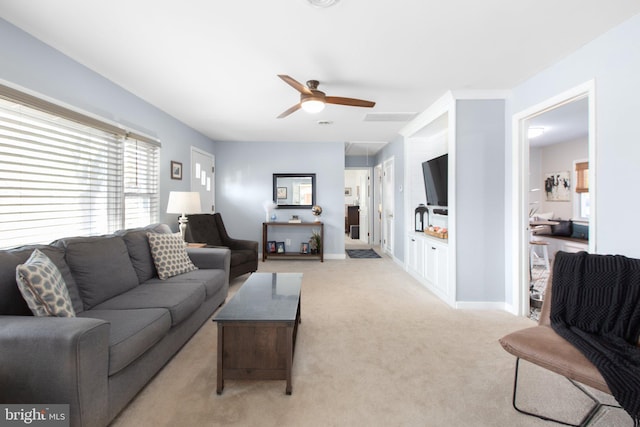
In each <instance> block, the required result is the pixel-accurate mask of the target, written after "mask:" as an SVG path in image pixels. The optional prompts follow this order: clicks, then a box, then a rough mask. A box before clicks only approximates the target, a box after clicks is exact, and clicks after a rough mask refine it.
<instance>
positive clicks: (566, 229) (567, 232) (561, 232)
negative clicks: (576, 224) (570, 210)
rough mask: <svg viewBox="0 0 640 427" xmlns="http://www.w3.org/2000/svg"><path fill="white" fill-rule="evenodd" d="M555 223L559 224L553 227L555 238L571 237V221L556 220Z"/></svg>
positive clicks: (552, 231) (552, 232)
mask: <svg viewBox="0 0 640 427" xmlns="http://www.w3.org/2000/svg"><path fill="white" fill-rule="evenodd" d="M553 221H555V222H557V223H558V224H556V225H552V226H551V234H552V235H554V236H563V237H569V236H571V232H572V230H571V224H572V223H571V221H568V220H560V219H554V220H553Z"/></svg>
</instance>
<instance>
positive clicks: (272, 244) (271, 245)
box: [267, 240, 276, 254]
mask: <svg viewBox="0 0 640 427" xmlns="http://www.w3.org/2000/svg"><path fill="white" fill-rule="evenodd" d="M267 252H269V253H270V254H275V253H276V242H275V240H270V241H268V242H267Z"/></svg>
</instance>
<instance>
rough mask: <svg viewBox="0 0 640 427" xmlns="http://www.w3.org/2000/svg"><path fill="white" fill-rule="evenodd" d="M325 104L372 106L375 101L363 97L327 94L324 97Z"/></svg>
mask: <svg viewBox="0 0 640 427" xmlns="http://www.w3.org/2000/svg"><path fill="white" fill-rule="evenodd" d="M325 102H326V103H327V104H338V105H350V106H352V107H369V108H371V107H373V106H374V105H376V103H375V102H372V101H365V100H364V99H355V98H343V97H341V96H327V97H326V98H325Z"/></svg>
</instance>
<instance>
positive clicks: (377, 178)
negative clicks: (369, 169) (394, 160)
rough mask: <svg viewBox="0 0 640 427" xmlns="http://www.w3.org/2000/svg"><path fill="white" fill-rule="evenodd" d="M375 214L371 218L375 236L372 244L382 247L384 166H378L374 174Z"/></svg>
mask: <svg viewBox="0 0 640 427" xmlns="http://www.w3.org/2000/svg"><path fill="white" fill-rule="evenodd" d="M373 175H374V185H373V190H374V192H373V212H372V215H370V217H371V218H372V221H373V236H372V239H371V244H372V245H374V246H381V240H380V236H381V235H382V231H381V230H382V165H377V166H376V167H375V169H374V172H373Z"/></svg>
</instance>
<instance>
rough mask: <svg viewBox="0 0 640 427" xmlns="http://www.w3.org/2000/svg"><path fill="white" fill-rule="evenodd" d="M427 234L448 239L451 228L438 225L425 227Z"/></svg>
mask: <svg viewBox="0 0 640 427" xmlns="http://www.w3.org/2000/svg"><path fill="white" fill-rule="evenodd" d="M424 232H425V234H428V235H429V236H433V237H437V238H439V239H448V238H449V230H448V229H446V228H444V227H438V226H429V227H427V228H425V229H424Z"/></svg>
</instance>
